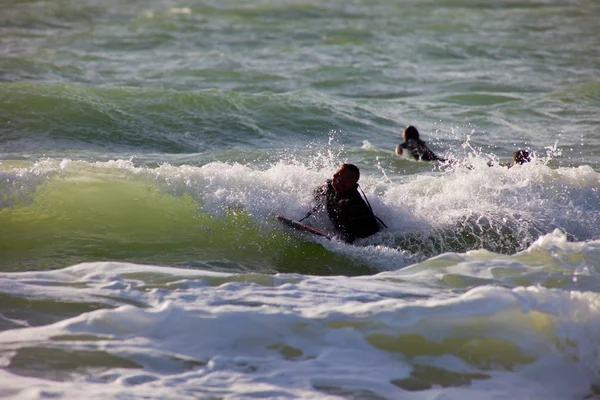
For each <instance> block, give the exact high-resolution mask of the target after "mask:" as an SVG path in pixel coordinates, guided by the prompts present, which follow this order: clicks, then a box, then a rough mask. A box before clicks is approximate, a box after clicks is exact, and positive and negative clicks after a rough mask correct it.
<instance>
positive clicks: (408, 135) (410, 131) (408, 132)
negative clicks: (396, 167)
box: [402, 125, 419, 142]
mask: <svg viewBox="0 0 600 400" xmlns="http://www.w3.org/2000/svg"><path fill="white" fill-rule="evenodd" d="M402 138H403V139H404V141H405V142H408V141H409V140H410V139H419V131H418V130H417V128H415V127H414V126H412V125H409V126H407V127H406V128H404V132H403V133H402Z"/></svg>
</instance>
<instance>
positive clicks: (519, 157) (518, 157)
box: [488, 150, 531, 168]
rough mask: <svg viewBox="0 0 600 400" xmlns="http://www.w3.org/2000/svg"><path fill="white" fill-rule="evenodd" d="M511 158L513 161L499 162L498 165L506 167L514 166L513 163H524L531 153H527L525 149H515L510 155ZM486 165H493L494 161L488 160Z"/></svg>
mask: <svg viewBox="0 0 600 400" xmlns="http://www.w3.org/2000/svg"><path fill="white" fill-rule="evenodd" d="M512 158H513V162H511V163H500V164H499V165H500V166H501V167H507V168H511V167H514V166H515V165H523V164H525V163H528V162H530V161H531V155H530V154H529V152H528V151H527V150H517V151H515V152H514V153H513V155H512ZM488 166H489V167H493V166H494V162H493V161H489V162H488Z"/></svg>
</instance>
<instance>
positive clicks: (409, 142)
mask: <svg viewBox="0 0 600 400" xmlns="http://www.w3.org/2000/svg"><path fill="white" fill-rule="evenodd" d="M402 138H403V139H404V143H401V144H399V145H398V146H396V154H397V155H399V156H401V155H403V154H404V153H406V155H407V156H408V157H412V158H414V159H415V160H417V161H419V160H423V161H442V162H444V161H446V160H445V159H443V158H441V157H438V156H437V155H435V153H434V152H433V151H431V150H430V149H429V147H427V145H426V144H425V142H424V141H422V140H421V139H420V138H419V131H418V130H417V128H415V127H414V126H412V125H409V126H407V127H406V128H404V132H403V133H402Z"/></svg>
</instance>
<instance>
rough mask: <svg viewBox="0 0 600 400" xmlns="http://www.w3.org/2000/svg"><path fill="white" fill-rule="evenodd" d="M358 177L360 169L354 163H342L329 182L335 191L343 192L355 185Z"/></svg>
mask: <svg viewBox="0 0 600 400" xmlns="http://www.w3.org/2000/svg"><path fill="white" fill-rule="evenodd" d="M359 179H360V170H359V169H358V167H357V166H356V165H354V164H347V163H345V164H342V166H341V167H339V168H338V170H337V171H335V174H333V179H332V180H331V184H332V186H333V189H334V190H335V191H336V192H337V193H344V192H347V191H349V190H352V189H354V188H355V187H356V183H357V182H358V180H359Z"/></svg>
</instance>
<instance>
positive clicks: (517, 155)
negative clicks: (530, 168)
mask: <svg viewBox="0 0 600 400" xmlns="http://www.w3.org/2000/svg"><path fill="white" fill-rule="evenodd" d="M513 161H514V162H515V163H516V164H521V165H523V164H525V163H526V162H529V161H531V158H530V157H529V152H528V151H527V150H517V151H515V152H514V153H513Z"/></svg>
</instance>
